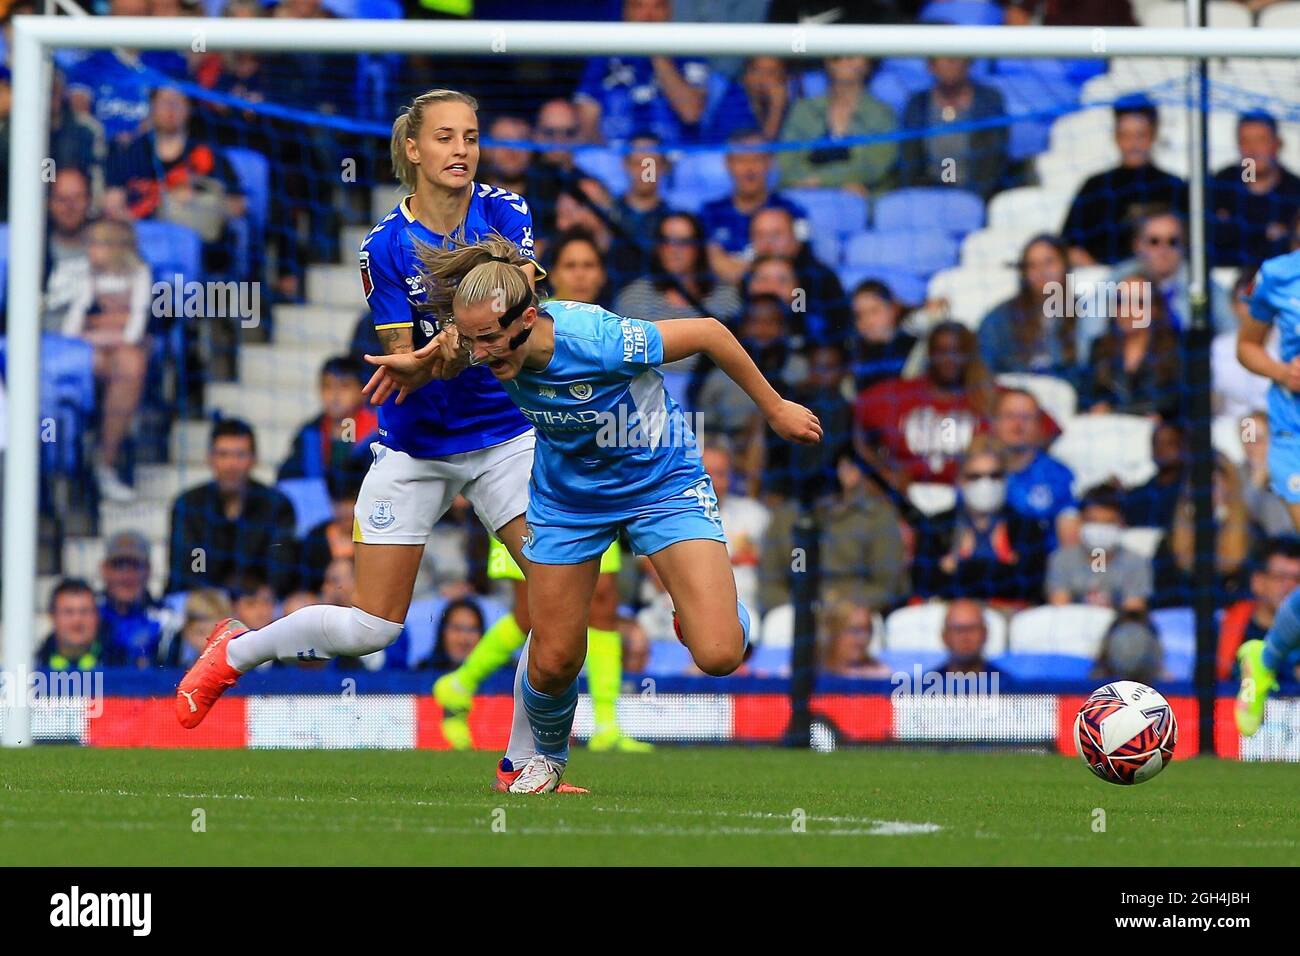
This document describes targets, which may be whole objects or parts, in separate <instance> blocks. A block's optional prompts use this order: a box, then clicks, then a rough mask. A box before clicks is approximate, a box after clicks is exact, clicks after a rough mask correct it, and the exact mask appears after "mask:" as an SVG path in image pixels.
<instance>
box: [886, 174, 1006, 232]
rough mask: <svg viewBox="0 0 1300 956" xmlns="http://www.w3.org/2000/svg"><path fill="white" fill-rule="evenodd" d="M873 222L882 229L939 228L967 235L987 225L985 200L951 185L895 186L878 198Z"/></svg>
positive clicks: (942, 230) (943, 230)
mask: <svg viewBox="0 0 1300 956" xmlns="http://www.w3.org/2000/svg"><path fill="white" fill-rule="evenodd" d="M872 224H873V226H874V228H875V229H876V230H878V231H880V232H888V231H890V230H897V231H900V232H902V231H907V230H917V229H935V230H938V231H941V232H946V233H949V234H951V235H956V236H964V235H965V234H966V233H968V232H974V231H975V230H976V229H979V228H981V227H982V226H983V225H984V200H983V199H982V198H980V196H979V194H978V193H973V192H969V191H967V190H965V189H953V188H951V187H948V186H928V187H927V186H923V187H917V188H913V189H895V190H894V191H893V192H889V193H885V195H883V196H881V197H880V198H879V199H877V200H876V208H875V215H874V217H873V219H872Z"/></svg>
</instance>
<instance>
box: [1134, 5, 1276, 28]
mask: <svg viewBox="0 0 1300 956" xmlns="http://www.w3.org/2000/svg"><path fill="white" fill-rule="evenodd" d="M1205 6H1206V14H1205V19H1206V26H1208V27H1211V28H1213V29H1216V30H1249V29H1250V28H1251V27H1253V26H1254V25H1255V24H1254V22H1253V17H1252V16H1251V13H1250V11H1249V10H1247V9H1246V8H1245V7H1244V6H1243V5H1242V4H1240V3H1233V2H1231V0H1209V2H1208V3H1207V4H1206V5H1205ZM1137 12H1138V13H1139V15H1140V16H1141V18H1142V19H1141V23H1142V26H1144V27H1164V28H1169V27H1174V28H1178V27H1186V26H1187V4H1185V3H1182V2H1181V0H1167V2H1165V3H1156V4H1151V5H1150V6H1148V7H1145V8H1143V9H1142V10H1141V11H1137Z"/></svg>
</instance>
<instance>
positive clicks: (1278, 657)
mask: <svg viewBox="0 0 1300 956" xmlns="http://www.w3.org/2000/svg"><path fill="white" fill-rule="evenodd" d="M1297 647H1300V588H1296V589H1295V590H1294V591H1292V592H1291V593H1290V594H1288V595H1287V596H1286V600H1285V601H1283V602H1282V606H1281V607H1279V608H1278V609H1277V616H1276V617H1275V618H1273V626H1272V627H1271V628H1269V629H1268V634H1267V635H1266V636H1265V638H1264V666H1265V667H1267V668H1268V669H1269V670H1271V671H1272V672H1273V673H1275V674H1278V673H1281V671H1282V665H1283V664H1285V663H1286V659H1287V658H1288V657H1290V656H1291V652H1292V651H1294V650H1295V649H1296V648H1297Z"/></svg>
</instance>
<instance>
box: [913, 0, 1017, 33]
mask: <svg viewBox="0 0 1300 956" xmlns="http://www.w3.org/2000/svg"><path fill="white" fill-rule="evenodd" d="M919 22H921V23H948V24H951V25H953V26H961V27H1000V26H1001V25H1002V8H1001V7H999V6H998V5H997V4H996V3H984V2H982V0H932V2H931V3H927V4H926V5H925V6H924V7H922V8H921V16H920V18H919Z"/></svg>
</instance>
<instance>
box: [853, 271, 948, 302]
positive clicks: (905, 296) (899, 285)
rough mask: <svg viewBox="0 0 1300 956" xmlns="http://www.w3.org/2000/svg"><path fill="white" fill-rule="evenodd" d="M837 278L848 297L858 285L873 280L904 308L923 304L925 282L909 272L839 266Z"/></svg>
mask: <svg viewBox="0 0 1300 956" xmlns="http://www.w3.org/2000/svg"><path fill="white" fill-rule="evenodd" d="M839 277H840V284H841V285H843V286H844V291H845V292H847V293H848V294H849V295H852V294H853V290H854V289H856V288H857V287H858V283H860V282H865V281H866V280H867V279H875V280H876V281H877V282H883V283H884V284H885V285H886V286H887V287H888V288H889V291H890V292H892V293H893V294H894V298H895V299H897V300H898V301H899V302H901V303H903V304H904V305H906V306H909V307H911V306H918V305H921V304H922V303H923V302H925V286H926V282H925V280H924V279H923V278H921V277H920V276H915V275H912V273H910V272H899V271H897V270H894V269H880V268H877V267H875V266H841V267H840V269H839Z"/></svg>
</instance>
